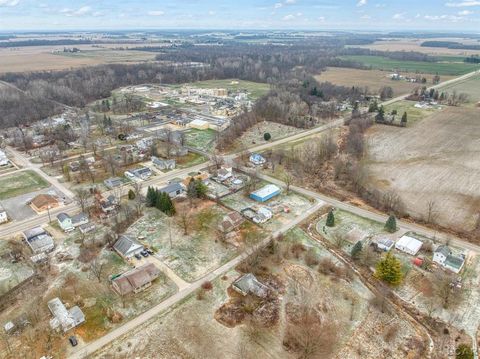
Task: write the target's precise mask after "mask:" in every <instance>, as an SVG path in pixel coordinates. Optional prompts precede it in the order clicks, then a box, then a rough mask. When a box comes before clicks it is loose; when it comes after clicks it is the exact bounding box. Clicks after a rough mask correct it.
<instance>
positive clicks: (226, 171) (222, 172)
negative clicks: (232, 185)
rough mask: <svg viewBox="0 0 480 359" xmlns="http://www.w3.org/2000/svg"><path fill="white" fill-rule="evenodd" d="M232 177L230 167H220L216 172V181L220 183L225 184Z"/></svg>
mask: <svg viewBox="0 0 480 359" xmlns="http://www.w3.org/2000/svg"><path fill="white" fill-rule="evenodd" d="M232 177H233V168H232V167H222V168H220V169H219V170H218V172H217V180H218V181H220V182H225V181H226V180H227V179H229V178H232Z"/></svg>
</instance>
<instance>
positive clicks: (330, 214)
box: [325, 210, 335, 227]
mask: <svg viewBox="0 0 480 359" xmlns="http://www.w3.org/2000/svg"><path fill="white" fill-rule="evenodd" d="M325 224H326V225H327V227H334V226H335V215H334V214H333V210H330V212H328V216H327V222H326V223H325Z"/></svg>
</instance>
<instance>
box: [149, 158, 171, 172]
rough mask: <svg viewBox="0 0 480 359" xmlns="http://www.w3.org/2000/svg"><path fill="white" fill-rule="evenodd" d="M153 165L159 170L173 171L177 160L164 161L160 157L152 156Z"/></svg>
mask: <svg viewBox="0 0 480 359" xmlns="http://www.w3.org/2000/svg"><path fill="white" fill-rule="evenodd" d="M152 163H153V165H154V166H155V167H157V168H158V169H159V170H162V171H164V170H173V169H175V166H176V161H175V160H162V159H160V158H158V157H155V156H152Z"/></svg>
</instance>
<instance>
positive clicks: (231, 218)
mask: <svg viewBox="0 0 480 359" xmlns="http://www.w3.org/2000/svg"><path fill="white" fill-rule="evenodd" d="M244 221H245V220H244V218H243V217H242V215H241V214H240V213H238V212H230V213H229V214H227V215H226V216H224V217H223V219H222V222H221V223H220V224H219V225H218V229H219V230H220V231H221V232H223V233H229V232H231V231H233V230H235V229H236V228H238V227H239V226H240V225H241V224H242V223H243V222H244Z"/></svg>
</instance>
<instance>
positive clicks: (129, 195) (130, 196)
mask: <svg viewBox="0 0 480 359" xmlns="http://www.w3.org/2000/svg"><path fill="white" fill-rule="evenodd" d="M128 199H129V200H130V201H132V200H134V199H135V192H134V191H133V190H132V189H130V190H128Z"/></svg>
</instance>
